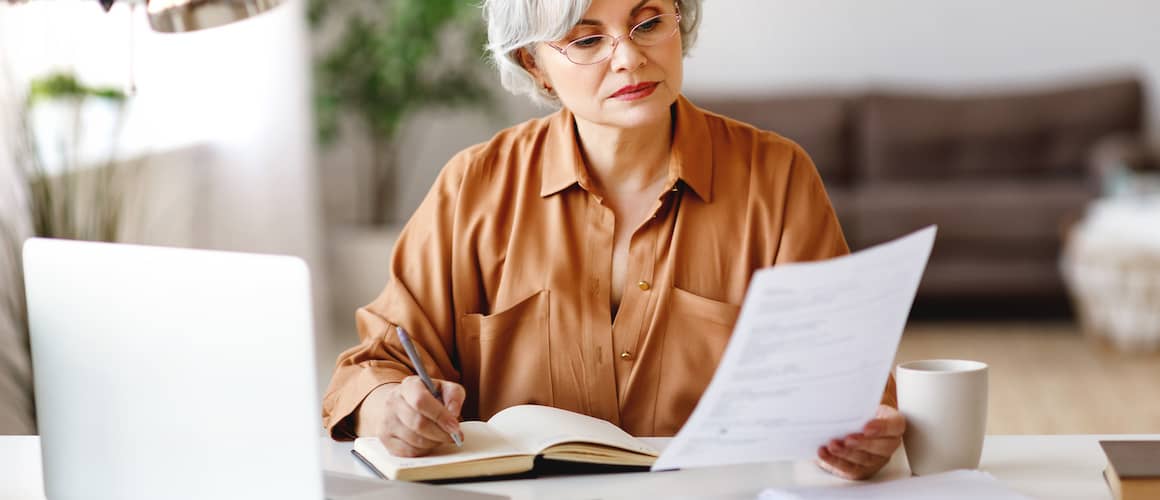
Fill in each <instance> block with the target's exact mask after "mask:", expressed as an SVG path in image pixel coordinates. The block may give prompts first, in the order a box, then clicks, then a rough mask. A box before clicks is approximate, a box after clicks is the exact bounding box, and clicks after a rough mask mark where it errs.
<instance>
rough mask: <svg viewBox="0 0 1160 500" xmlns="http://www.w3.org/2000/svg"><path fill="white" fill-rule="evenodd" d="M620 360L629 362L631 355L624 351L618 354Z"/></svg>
mask: <svg viewBox="0 0 1160 500" xmlns="http://www.w3.org/2000/svg"><path fill="white" fill-rule="evenodd" d="M620 359H623V360H625V361H629V360H631V359H632V353H631V352H628V351H624V352H622V353H620Z"/></svg>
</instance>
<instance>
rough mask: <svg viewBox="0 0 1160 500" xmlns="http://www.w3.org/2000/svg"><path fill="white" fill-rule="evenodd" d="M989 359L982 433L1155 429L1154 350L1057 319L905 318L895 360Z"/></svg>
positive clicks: (1158, 383)
mask: <svg viewBox="0 0 1160 500" xmlns="http://www.w3.org/2000/svg"><path fill="white" fill-rule="evenodd" d="M931 358H959V359H973V360H977V361H983V362H985V363H987V364H988V365H989V366H990V373H989V376H990V383H989V389H990V398H989V407H988V417H987V433H988V434H1086V433H1160V355H1158V354H1122V353H1118V352H1114V351H1112V350H1110V349H1108V348H1107V347H1105V346H1104V345H1103V344H1101V343H1099V342H1097V341H1094V340H1093V339H1091V338H1088V337H1085V336H1083V335H1082V334H1080V332H1079V331H1078V329H1077V328H1076V327H1075V326H1074V325H1072V324H1070V323H1064V322H1056V323H1050V322H1049V323H957V324H956V323H950V324H948V323H912V324H911V325H910V326H908V327H907V330H906V333H905V334H904V335H903V337H902V343H901V345H900V346H899V349H898V357H897V360H898V361H899V362H902V361H910V360H915V359H931Z"/></svg>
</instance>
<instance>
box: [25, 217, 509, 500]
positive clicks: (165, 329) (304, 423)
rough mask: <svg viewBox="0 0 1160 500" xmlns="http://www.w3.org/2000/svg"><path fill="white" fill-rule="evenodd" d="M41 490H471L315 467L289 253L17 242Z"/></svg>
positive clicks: (307, 350) (307, 311)
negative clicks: (20, 254) (26, 315)
mask: <svg viewBox="0 0 1160 500" xmlns="http://www.w3.org/2000/svg"><path fill="white" fill-rule="evenodd" d="M24 273H25V280H26V286H27V295H28V312H29V322H30V327H31V335H32V338H31V342H32V358H33V370H34V375H35V384H36V386H35V393H36V404H37V424H38V426H39V431H40V435H41V453H42V457H43V460H44V483H45V485H44V486H45V493H46V495H47V497H48V498H49V499H52V500H57V499H82V498H83V499H86V500H101V499H118V500H137V499H150V500H153V499H160V498H173V499H177V498H198V499H230V498H238V499H243V498H244V499H248V500H249V499H262V498H277V499H285V500H297V499H301V500H319V499H322V498H333V499H339V498H342V499H353V498H358V499H371V498H392V499H415V498H423V499H438V498H446V499H473V498H479V499H483V498H496V497H493V496H489V495H481V494H475V493H468V492H463V491H459V490H452V489H448V488H444V487H439V486H432V485H422V484H412V483H400V482H386V481H378V480H374V479H362V478H358V477H354V476H340V475H337V474H334V475H331V474H330V473H328V475H327V477H326V481H325V483H326V491H325V493H326V495H325V496H324V474H323V472H322V461H321V456H320V436H321V435H322V425H321V419H320V415H319V413H320V412H319V399H318V396H317V394H316V387H317V386H316V384H315V374H314V371H315V366H316V365H315V361H314V335H313V317H312V314H311V294H310V276H309V272H308V270H307V267H306V265H305V263H304V262H302V261H301V260H300V259H297V258H294V257H284V256H270V255H252V254H241V253H229V252H214V251H202V250H185V249H173V248H156V247H145V246H134V245H122V244H108V243H89V242H76V241H64V240H48V239H31V240H29V241H28V242H26V244H25V245H24Z"/></svg>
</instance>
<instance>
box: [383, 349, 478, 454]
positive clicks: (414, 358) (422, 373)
mask: <svg viewBox="0 0 1160 500" xmlns="http://www.w3.org/2000/svg"><path fill="white" fill-rule="evenodd" d="M395 332H396V333H398V334H399V342H401V343H402V344H403V350H404V351H407V357H408V358H411V364H412V365H413V366H414V367H415V372H416V373H418V374H419V380H422V381H423V385H425V386H427V390H428V391H431V395H432V396H435V399H437V400H439V401H440V402H442V401H443V394H442V393H441V392H440V391H439V388H438V387H436V386H435V382H432V381H431V376H429V375H427V370H426V369H424V368H423V362H422V361H421V360H420V358H419V351H416V350H415V344H412V343H411V337H409V336H407V332H406V330H403V327H401V326H395ZM450 434H451V440H452V441H455V446H458V447H460V448H462V447H463V440H462V439H460V438H459V435H457V434H454V433H450Z"/></svg>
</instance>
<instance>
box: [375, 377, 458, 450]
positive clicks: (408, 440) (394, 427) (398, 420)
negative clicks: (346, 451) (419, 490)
mask: <svg viewBox="0 0 1160 500" xmlns="http://www.w3.org/2000/svg"><path fill="white" fill-rule="evenodd" d="M434 382H435V384H437V385H438V387H439V389H440V392H441V393H442V394H443V401H439V400H437V399H435V397H434V396H432V395H431V392H430V391H428V390H427V386H425V385H423V381H422V380H420V379H419V377H416V376H410V377H407V378H405V379H403V381H402V382H401V383H397V384H386V385H381V386H379V387H377V388H376V389H375V390H373V391H371V393H370V394H368V395H367V397H366V399H364V400H363V402H362V405H361V406H359V410H358V418H357V422H356V425H355V432H356V433H357V434H358V435H359V436H364V437H365V436H375V437H378V438H379V439H381V440H382V441H383V445H384V446H386V447H387V451H390V452H391V454H392V455H395V456H398V457H421V456H423V455H426V454H428V453H431V451H432V450H434V449H435V448H438V447H439V446H442V445H444V444H447V443H451V442H453V441H452V439H451V434H452V433H454V434H456V435H458V436H459V437H460V438H462V437H463V433H462V431H461V430H460V429H459V411H460V410H461V409H463V400H464V398H465V397H466V395H467V392H466V391H465V390H464V389H463V386H461V385H459V384H456V383H455V382H448V381H446V380H434Z"/></svg>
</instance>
